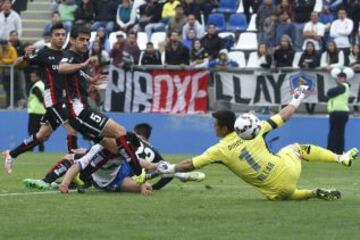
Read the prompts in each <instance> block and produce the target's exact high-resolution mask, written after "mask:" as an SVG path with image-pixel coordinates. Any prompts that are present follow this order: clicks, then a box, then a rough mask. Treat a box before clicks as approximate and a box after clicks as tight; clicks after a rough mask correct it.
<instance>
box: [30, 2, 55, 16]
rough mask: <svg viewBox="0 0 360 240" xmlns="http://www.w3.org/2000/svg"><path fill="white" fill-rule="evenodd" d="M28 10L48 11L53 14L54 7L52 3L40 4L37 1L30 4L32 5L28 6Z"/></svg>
mask: <svg viewBox="0 0 360 240" xmlns="http://www.w3.org/2000/svg"><path fill="white" fill-rule="evenodd" d="M28 10H30V11H31V10H44V11H48V12H50V13H51V12H52V5H51V3H50V1H46V2H38V1H37V0H36V1H34V2H30V4H28Z"/></svg>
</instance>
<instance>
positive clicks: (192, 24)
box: [182, 14, 204, 39]
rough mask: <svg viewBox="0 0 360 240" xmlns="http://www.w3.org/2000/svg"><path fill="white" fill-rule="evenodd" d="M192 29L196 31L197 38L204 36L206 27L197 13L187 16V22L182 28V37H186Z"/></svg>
mask: <svg viewBox="0 0 360 240" xmlns="http://www.w3.org/2000/svg"><path fill="white" fill-rule="evenodd" d="M190 30H194V31H195V35H196V38H197V39H201V38H202V37H203V36H204V27H203V26H202V25H201V24H200V23H199V21H198V20H196V18H195V15H193V14H189V16H188V17H187V23H186V24H185V25H184V27H183V29H182V38H183V39H186V38H187V36H188V35H187V34H188V32H189V31H190Z"/></svg>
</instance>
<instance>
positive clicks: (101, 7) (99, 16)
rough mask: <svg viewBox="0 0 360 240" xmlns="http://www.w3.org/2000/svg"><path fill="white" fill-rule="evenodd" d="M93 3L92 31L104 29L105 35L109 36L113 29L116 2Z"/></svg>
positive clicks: (98, 0) (97, 1) (107, 0)
mask: <svg viewBox="0 0 360 240" xmlns="http://www.w3.org/2000/svg"><path fill="white" fill-rule="evenodd" d="M93 3H94V13H95V22H94V24H93V25H92V26H91V30H92V31H96V30H97V29H98V28H99V27H104V28H105V29H106V33H107V34H110V33H111V32H112V31H113V30H114V28H115V20H116V9H117V5H118V4H117V1H115V0H96V1H94V2H93Z"/></svg>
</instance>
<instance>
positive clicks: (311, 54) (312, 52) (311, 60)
mask: <svg viewBox="0 0 360 240" xmlns="http://www.w3.org/2000/svg"><path fill="white" fill-rule="evenodd" d="M319 66H320V57H319V54H318V53H317V52H316V49H315V44H314V43H313V42H307V43H306V47H305V50H304V52H303V53H302V54H301V58H300V61H299V67H300V68H305V69H309V68H317V67H319Z"/></svg>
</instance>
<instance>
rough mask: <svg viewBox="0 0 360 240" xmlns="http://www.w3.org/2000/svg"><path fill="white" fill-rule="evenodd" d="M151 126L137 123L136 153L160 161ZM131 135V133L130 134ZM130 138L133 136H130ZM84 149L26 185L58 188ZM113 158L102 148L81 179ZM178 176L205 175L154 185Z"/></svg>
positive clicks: (180, 174) (196, 179) (139, 157)
mask: <svg viewBox="0 0 360 240" xmlns="http://www.w3.org/2000/svg"><path fill="white" fill-rule="evenodd" d="M151 129H152V128H151V126H150V125H149V124H147V123H141V124H137V125H136V126H135V127H134V131H135V132H136V133H137V136H138V137H139V143H140V145H139V147H138V148H137V149H136V155H137V157H138V159H140V160H142V161H146V162H149V163H158V162H160V161H163V157H162V156H161V155H160V153H159V152H158V151H157V150H156V149H155V148H154V147H153V146H152V145H151V144H150V143H149V142H148V141H147V140H148V138H149V137H150V135H151ZM128 135H129V134H128ZM128 139H129V140H130V139H131V138H130V137H128ZM84 153H85V152H84V151H83V152H82V153H81V154H80V152H78V153H77V154H67V155H65V157H64V158H63V159H62V160H60V161H59V162H58V163H57V164H55V166H54V167H52V168H51V169H50V171H49V172H48V173H47V174H46V176H45V177H44V178H43V179H24V180H23V183H24V184H25V186H27V187H29V188H36V189H56V188H57V183H56V182H55V181H56V180H57V179H58V178H60V177H61V176H63V175H64V174H65V172H66V171H67V169H69V168H70V166H71V165H72V163H73V161H74V160H78V159H79V158H80V157H81V156H83V155H84ZM112 159H115V160H114V161H116V157H115V156H114V155H112V154H111V153H110V152H108V151H107V150H102V151H100V152H99V153H98V154H96V155H95V156H94V157H93V159H92V161H91V162H90V164H89V165H88V166H87V167H86V168H85V169H84V170H83V171H81V173H80V179H81V180H82V181H84V182H88V180H89V179H90V180H91V174H93V173H94V172H95V171H96V170H98V169H100V170H104V168H105V169H106V168H107V167H106V166H105V167H103V166H104V165H106V164H108V161H110V163H109V164H113V163H112V161H113V160H112ZM115 175H116V174H115ZM158 175H159V173H158V172H156V173H152V174H151V175H149V174H148V175H146V177H147V179H150V178H154V177H157V176H158ZM173 177H175V178H178V179H180V180H181V181H184V182H185V181H201V180H203V178H204V177H205V175H204V174H203V173H199V172H192V173H176V174H173V175H171V176H168V177H162V178H161V179H160V180H159V181H158V182H156V183H155V184H154V185H153V186H152V187H153V189H155V190H159V189H161V188H162V187H164V186H165V185H166V184H168V183H169V182H170V181H171V180H172V178H173ZM76 180H77V181H76V183H77V184H78V185H80V184H81V183H80V184H79V182H81V181H79V179H76Z"/></svg>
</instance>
